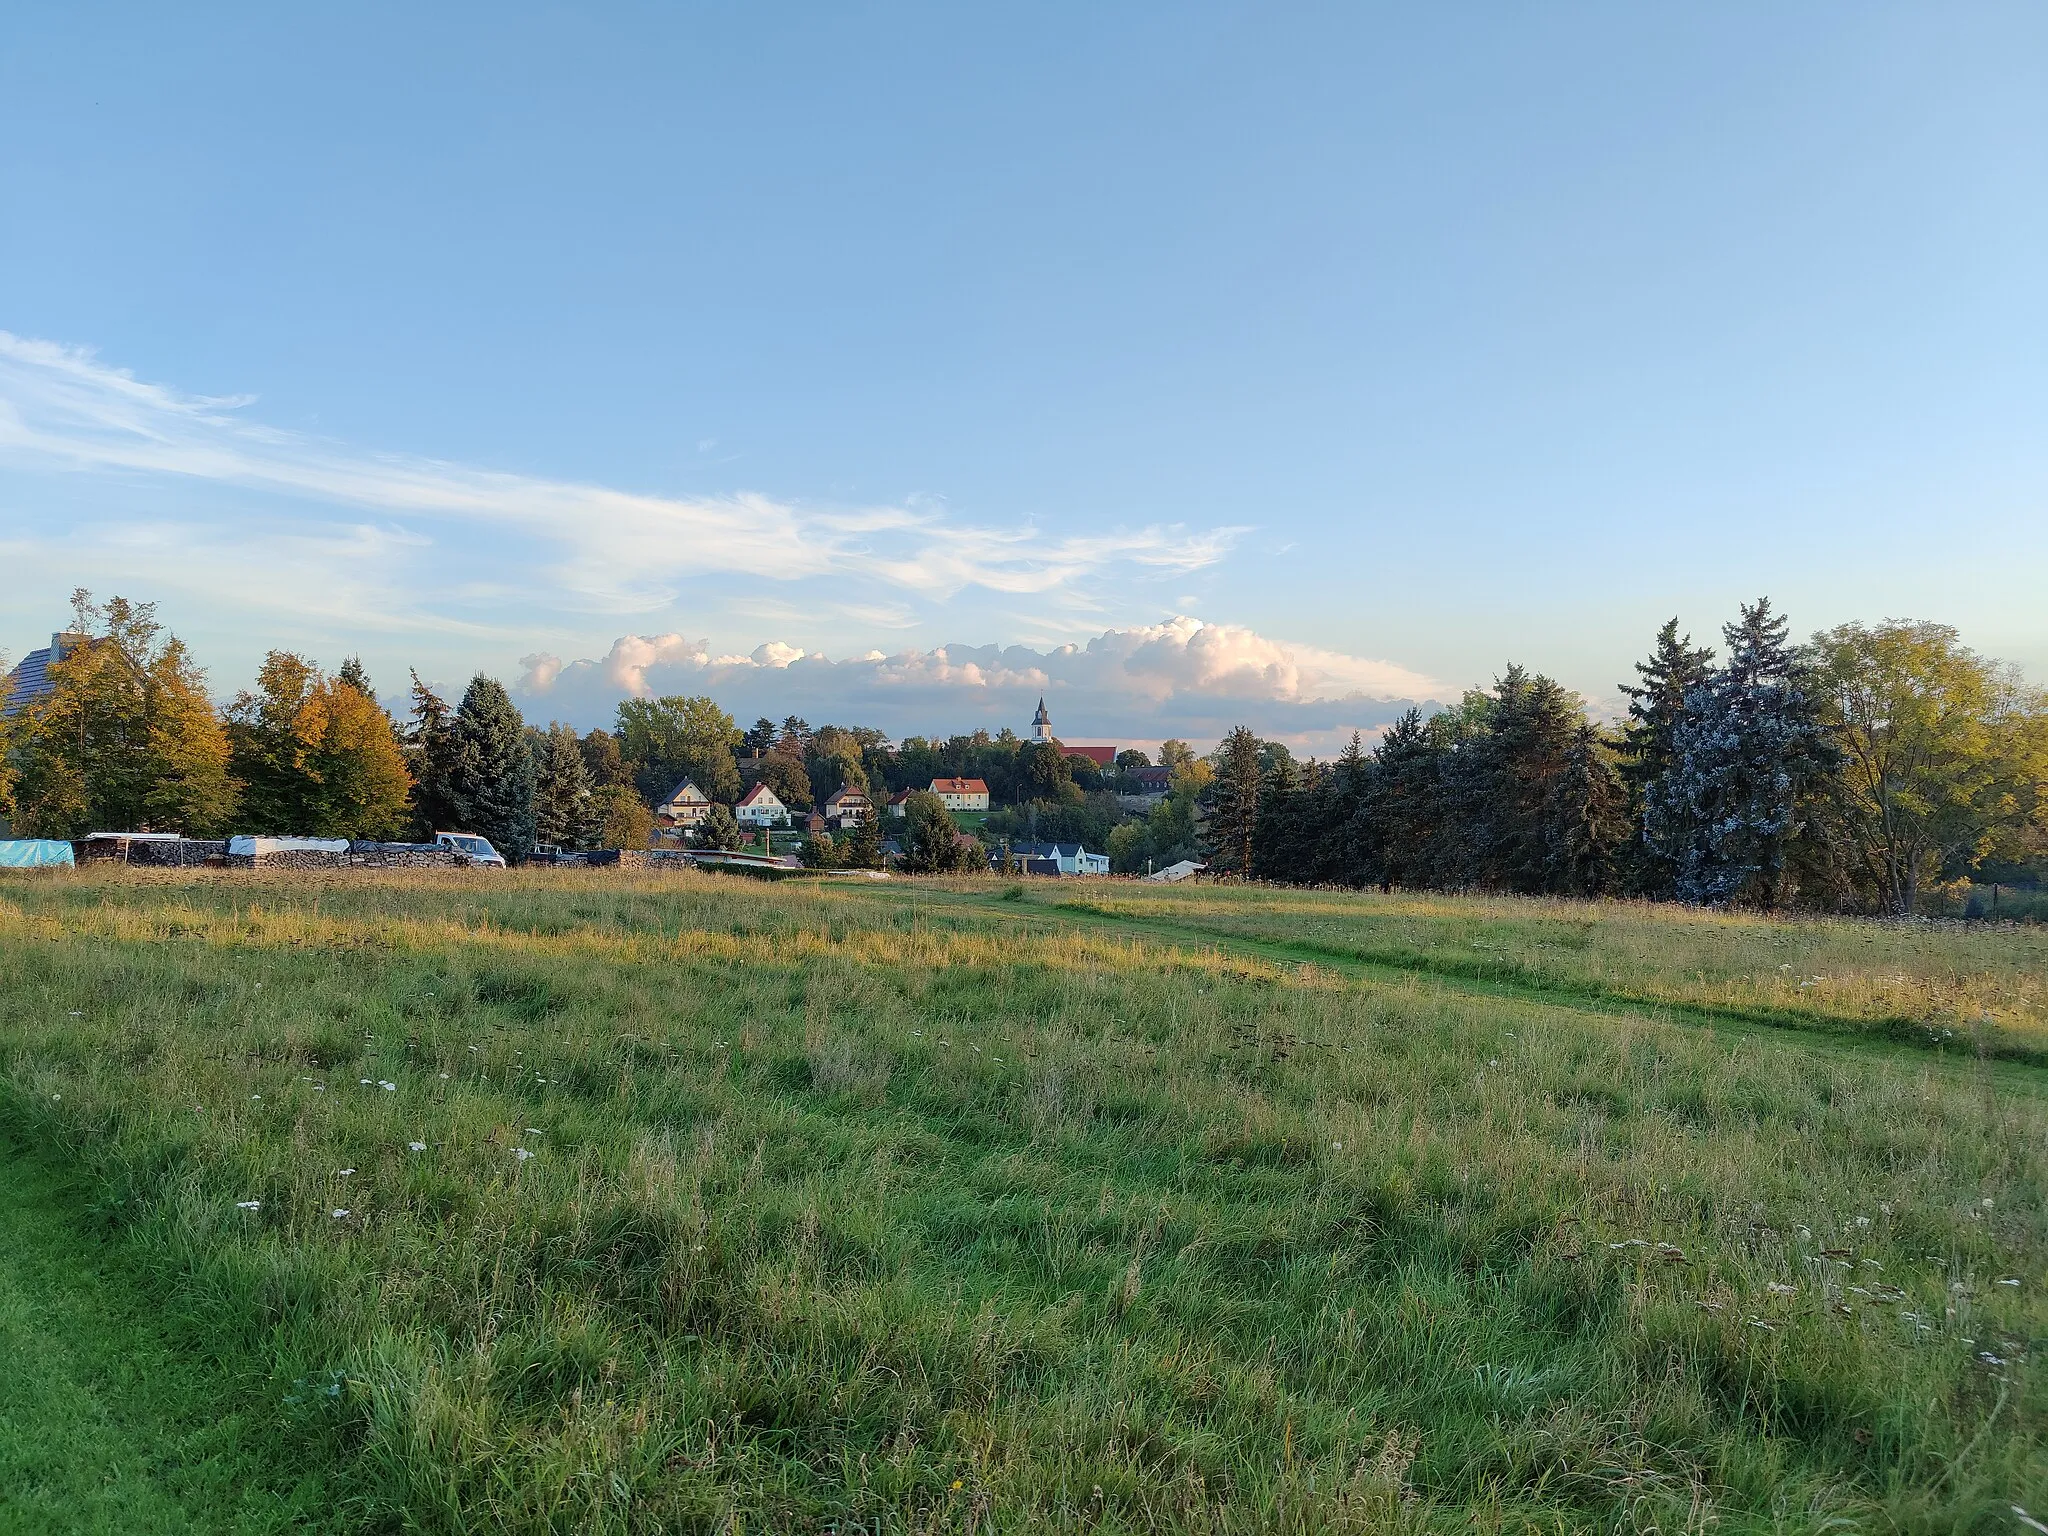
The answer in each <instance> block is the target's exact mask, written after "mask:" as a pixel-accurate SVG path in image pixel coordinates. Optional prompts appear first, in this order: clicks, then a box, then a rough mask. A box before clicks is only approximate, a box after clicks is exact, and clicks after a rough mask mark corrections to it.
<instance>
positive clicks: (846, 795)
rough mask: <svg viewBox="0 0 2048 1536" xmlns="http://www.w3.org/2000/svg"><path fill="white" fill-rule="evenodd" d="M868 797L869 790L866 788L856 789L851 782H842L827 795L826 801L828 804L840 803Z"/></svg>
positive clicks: (870, 802)
mask: <svg viewBox="0 0 2048 1536" xmlns="http://www.w3.org/2000/svg"><path fill="white" fill-rule="evenodd" d="M867 798H868V792H867V791H866V790H864V789H855V788H854V787H853V786H852V785H851V784H842V785H840V786H839V787H838V788H837V789H835V790H833V791H832V793H831V794H829V795H827V796H826V797H825V803H826V804H827V805H838V804H840V803H841V802H842V801H846V800H867ZM868 803H869V804H870V805H872V804H873V803H874V802H873V801H869V802H868Z"/></svg>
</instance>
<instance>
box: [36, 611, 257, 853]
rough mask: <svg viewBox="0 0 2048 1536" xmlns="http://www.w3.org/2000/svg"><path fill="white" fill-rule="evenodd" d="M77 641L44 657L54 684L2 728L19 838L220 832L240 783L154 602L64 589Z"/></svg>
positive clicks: (216, 722)
mask: <svg viewBox="0 0 2048 1536" xmlns="http://www.w3.org/2000/svg"><path fill="white" fill-rule="evenodd" d="M72 610H73V616H74V628H75V630H76V632H77V633H79V634H81V635H83V636H85V637H86V638H85V639H84V640H83V641H81V642H80V643H78V644H75V645H74V646H73V647H72V648H71V649H70V651H69V652H68V653H67V654H66V655H65V656H64V657H63V658H62V659H61V660H59V661H56V662H54V663H52V664H51V667H50V681H51V683H52V685H53V687H52V691H51V693H50V694H49V695H48V696H46V697H44V698H42V699H40V700H37V701H36V702H35V703H33V704H31V705H29V706H28V707H27V708H26V709H24V710H23V711H22V712H21V713H20V715H18V716H17V717H16V719H15V721H14V723H13V726H12V728H11V733H10V734H11V735H12V736H13V737H14V741H15V745H14V758H15V765H16V769H17V772H18V777H17V779H16V782H15V785H14V790H13V798H14V821H15V824H16V828H17V830H18V831H20V832H21V833H23V834H24V835H28V836H42V837H76V836H81V835H83V834H84V833H86V832H88V831H95V830H98V831H129V830H133V829H136V828H139V827H151V828H155V829H158V830H164V831H180V832H184V833H186V834H187V835H196V836H204V835H206V834H209V833H215V832H221V831H225V830H226V829H227V827H228V824H229V821H230V818H231V817H232V816H233V814H234V810H235V806H236V803H237V798H238V792H239V789H240V786H239V785H238V784H237V783H236V781H235V779H234V776H233V775H232V774H231V773H230V772H229V769H228V743H227V737H226V734H225V733H224V732H223V730H222V728H221V723H220V719H219V717H218V716H217V715H215V713H214V711H213V706H212V705H211V704H210V703H209V702H208V701H207V698H206V688H205V683H206V678H205V674H204V673H203V672H201V671H200V670H199V668H198V667H197V666H196V665H194V664H193V662H192V659H191V656H190V654H189V653H188V652H187V651H186V649H185V646H184V643H183V642H182V641H180V640H179V639H178V638H177V637H176V636H174V635H171V634H169V633H168V632H167V631H165V629H164V628H163V626H162V625H161V624H159V623H158V622H157V619H156V605H155V604H153V603H134V602H130V601H129V600H128V599H127V598H123V597H115V598H110V599H108V600H107V601H106V602H105V603H103V604H102V603H95V602H94V601H93V599H92V594H91V593H89V592H86V591H84V590H83V589H81V590H79V591H77V592H74V593H73V594H72Z"/></svg>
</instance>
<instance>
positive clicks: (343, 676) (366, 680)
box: [334, 656, 377, 699]
mask: <svg viewBox="0 0 2048 1536" xmlns="http://www.w3.org/2000/svg"><path fill="white" fill-rule="evenodd" d="M334 680H335V681H336V682H337V683H346V684H348V686H349V687H351V688H353V689H355V691H356V692H357V693H360V694H361V695H362V696H363V697H364V698H366V699H374V698H376V697H377V690H376V689H374V688H372V687H371V686H370V674H369V673H368V672H367V671H365V670H364V668H363V658H362V657H360V656H349V657H347V658H345V659H344V660H343V661H342V664H341V670H340V671H339V672H336V673H335V674H334Z"/></svg>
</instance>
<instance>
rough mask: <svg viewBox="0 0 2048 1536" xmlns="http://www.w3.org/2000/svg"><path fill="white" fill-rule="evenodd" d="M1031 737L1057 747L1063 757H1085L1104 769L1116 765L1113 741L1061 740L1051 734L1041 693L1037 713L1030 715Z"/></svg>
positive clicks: (1050, 725) (1048, 718)
mask: <svg viewBox="0 0 2048 1536" xmlns="http://www.w3.org/2000/svg"><path fill="white" fill-rule="evenodd" d="M1031 739H1032V740H1033V741H1037V742H1043V743H1045V744H1046V745H1047V746H1052V747H1058V748H1059V749H1060V753H1061V755H1062V756H1064V757H1085V758H1087V759H1088V761H1089V762H1091V763H1093V764H1094V765H1095V766H1096V767H1098V768H1101V769H1104V770H1107V769H1110V768H1114V767H1115V766H1116V753H1117V747H1116V743H1115V742H1113V741H1062V740H1060V738H1059V737H1057V736H1055V735H1053V733H1052V716H1051V715H1049V714H1048V713H1046V708H1045V696H1044V695H1043V694H1040V695H1039V699H1038V713H1037V714H1035V715H1033V716H1032V717H1031Z"/></svg>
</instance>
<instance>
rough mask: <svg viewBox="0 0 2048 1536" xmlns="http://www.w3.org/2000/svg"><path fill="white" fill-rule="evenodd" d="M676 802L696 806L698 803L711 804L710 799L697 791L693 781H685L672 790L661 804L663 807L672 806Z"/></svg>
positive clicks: (699, 790) (702, 792) (701, 791)
mask: <svg viewBox="0 0 2048 1536" xmlns="http://www.w3.org/2000/svg"><path fill="white" fill-rule="evenodd" d="M677 801H681V802H682V803H683V804H685V805H697V804H700V803H701V804H705V805H708V804H710V803H711V797H710V796H709V795H707V794H705V793H704V791H703V790H701V789H699V788H698V787H697V785H696V783H695V781H694V780H691V779H685V780H683V782H682V783H680V784H678V785H677V786H676V787H675V788H674V789H672V790H670V791H669V792H668V798H667V799H666V800H664V801H662V802H661V803H662V804H663V805H674V804H675V803H676V802H677Z"/></svg>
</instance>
